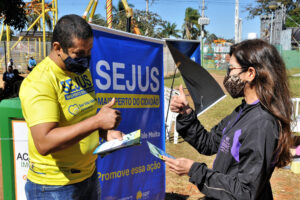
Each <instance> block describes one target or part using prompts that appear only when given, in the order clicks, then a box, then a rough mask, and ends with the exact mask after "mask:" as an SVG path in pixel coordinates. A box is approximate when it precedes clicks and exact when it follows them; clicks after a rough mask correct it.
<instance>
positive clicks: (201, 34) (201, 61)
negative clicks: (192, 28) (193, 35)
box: [200, 0, 205, 66]
mask: <svg viewBox="0 0 300 200" xmlns="http://www.w3.org/2000/svg"><path fill="white" fill-rule="evenodd" d="M204 9H205V1H204V0H202V12H201V17H202V18H203V17H204ZM203 28H204V25H203V24H201V33H200V41H201V44H200V47H201V48H200V63H201V65H202V66H203V64H204V63H203V37H204V31H203Z"/></svg>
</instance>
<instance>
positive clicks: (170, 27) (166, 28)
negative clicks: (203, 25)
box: [161, 22, 180, 38]
mask: <svg viewBox="0 0 300 200" xmlns="http://www.w3.org/2000/svg"><path fill="white" fill-rule="evenodd" d="M162 26H163V30H162V32H161V34H162V36H163V37H164V38H169V37H170V36H174V37H176V38H179V37H180V35H179V34H178V33H179V32H180V30H178V29H177V25H176V24H175V23H172V24H171V23H170V22H167V24H163V25H162Z"/></svg>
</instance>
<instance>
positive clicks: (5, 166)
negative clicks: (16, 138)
mask: <svg viewBox="0 0 300 200" xmlns="http://www.w3.org/2000/svg"><path fill="white" fill-rule="evenodd" d="M0 113H1V114H0V136H1V158H2V176H3V177H2V181H3V199H4V200H12V199H15V198H16V195H15V175H14V171H15V170H14V151H13V137H12V120H22V121H23V120H24V118H23V115H22V108H21V102H20V99H19V98H13V99H5V100H2V101H1V102H0Z"/></svg>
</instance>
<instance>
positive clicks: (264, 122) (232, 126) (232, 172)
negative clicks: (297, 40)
mask: <svg viewBox="0 0 300 200" xmlns="http://www.w3.org/2000/svg"><path fill="white" fill-rule="evenodd" d="M224 87H225V88H226V90H227V91H228V93H229V94H230V95H231V96H232V97H233V98H238V97H244V98H243V100H242V103H241V104H240V105H239V106H238V107H236V108H235V109H234V110H233V112H232V113H231V114H230V115H229V116H227V117H225V118H224V119H223V120H222V121H221V122H220V123H219V124H218V125H216V126H215V127H214V128H212V129H211V131H210V132H208V131H207V130H205V128H204V127H203V126H202V125H201V123H200V122H199V120H198V119H197V116H196V113H195V112H194V111H193V110H192V109H191V108H190V107H189V105H188V102H187V100H186V97H185V95H184V93H183V90H182V86H181V87H180V95H179V96H176V97H174V98H173V99H172V102H171V106H170V108H171V110H172V111H173V112H177V113H179V115H178V117H177V122H176V123H177V124H176V125H177V131H178V132H179V134H180V135H181V136H182V137H183V138H184V140H185V141H187V142H188V143H189V144H190V145H192V146H193V147H194V148H195V149H196V150H197V151H198V152H199V153H201V154H204V155H213V154H217V156H216V159H215V161H214V164H213V168H212V169H209V168H208V167H207V166H206V164H205V163H201V162H194V161H192V160H189V159H186V158H178V159H171V158H167V157H164V160H165V162H166V164H167V165H168V166H169V168H170V170H171V171H173V172H175V173H176V174H178V175H188V176H189V177H190V179H189V180H190V182H192V183H193V184H195V185H197V187H198V188H199V190H200V191H201V192H202V193H203V194H205V195H206V199H222V200H223V199H224V200H225V199H238V200H240V199H261V200H268V199H273V195H272V189H271V185H270V178H271V175H272V173H273V171H274V168H275V167H276V166H277V167H283V166H285V165H287V164H288V163H289V162H290V159H291V155H290V152H289V148H290V146H291V142H292V139H291V130H290V122H291V116H292V103H291V100H290V92H289V88H288V80H287V75H286V69H285V65H284V63H283V61H282V59H281V57H280V55H279V53H278V52H277V50H276V49H275V47H274V46H272V45H270V44H268V43H267V42H265V41H263V40H258V39H256V40H246V41H243V42H241V43H238V44H236V45H233V46H232V47H231V50H230V66H229V68H228V73H227V75H226V76H225V79H224Z"/></svg>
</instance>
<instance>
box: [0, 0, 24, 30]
mask: <svg viewBox="0 0 300 200" xmlns="http://www.w3.org/2000/svg"><path fill="white" fill-rule="evenodd" d="M24 6H25V3H24V2H23V0H1V1H0V18H1V17H3V18H4V24H7V25H9V26H12V27H14V28H15V29H18V30H21V29H23V28H24V27H25V26H26V24H27V21H26V14H25V10H24Z"/></svg>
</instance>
